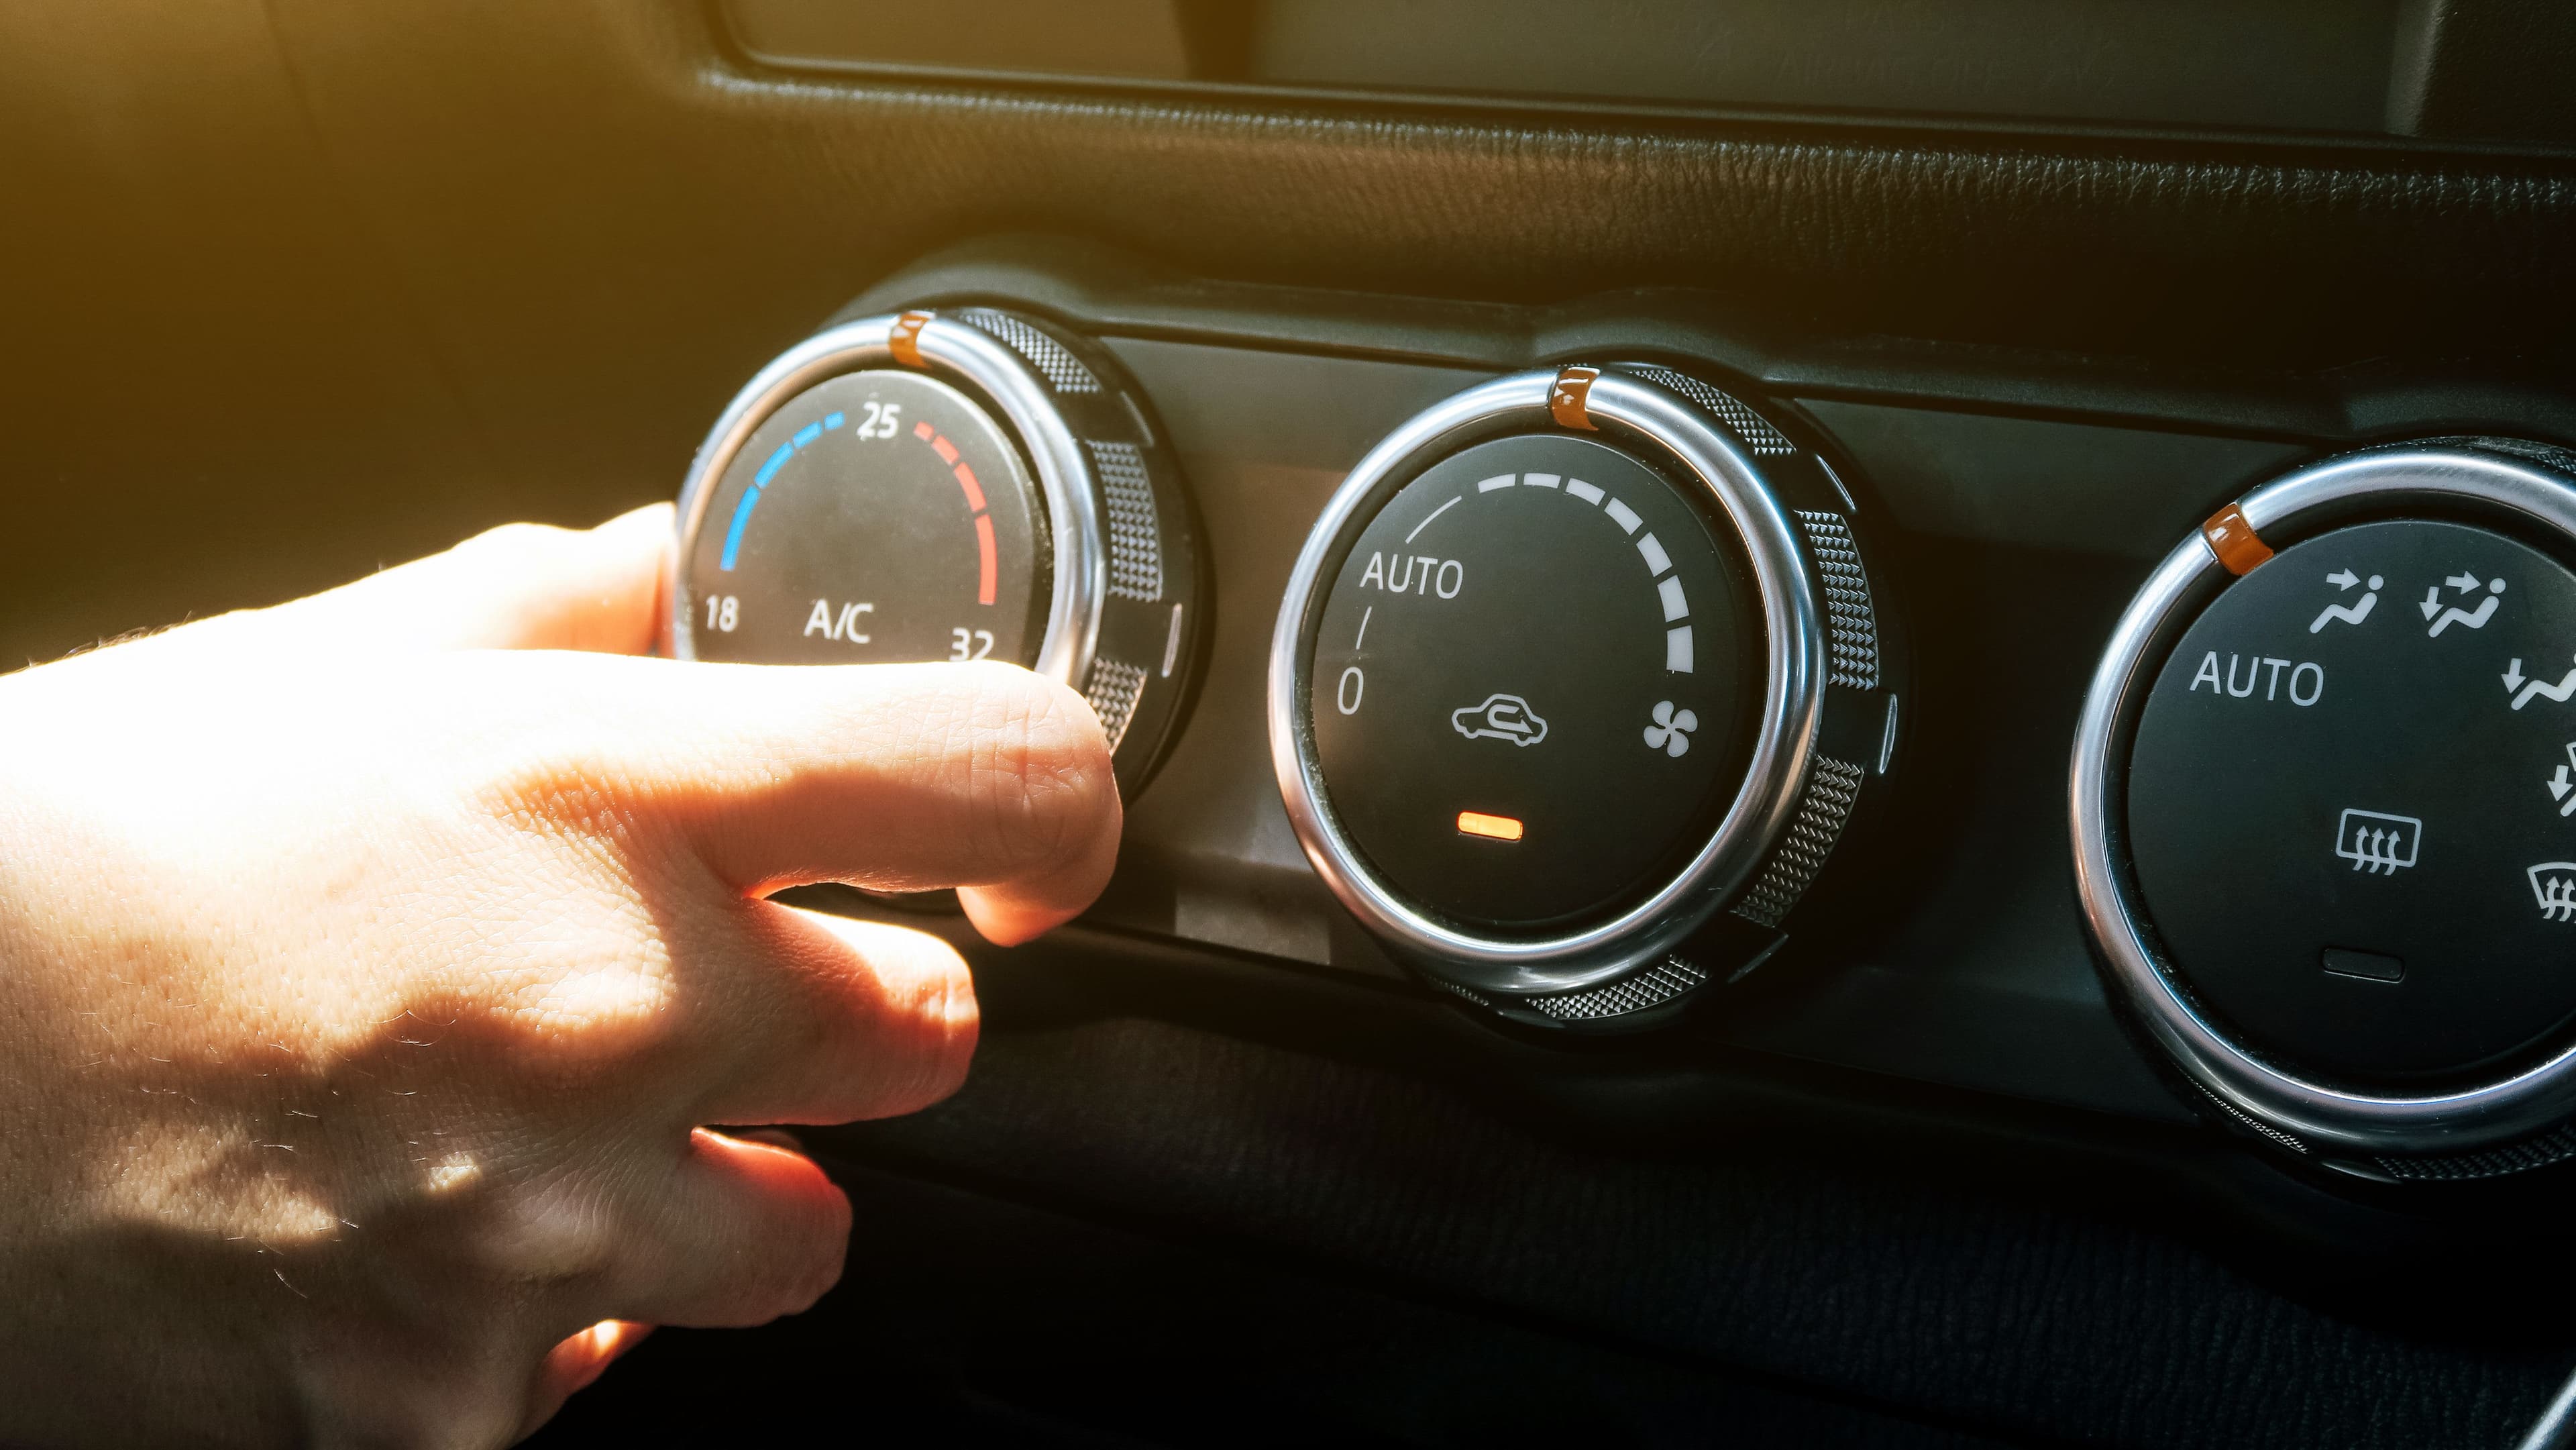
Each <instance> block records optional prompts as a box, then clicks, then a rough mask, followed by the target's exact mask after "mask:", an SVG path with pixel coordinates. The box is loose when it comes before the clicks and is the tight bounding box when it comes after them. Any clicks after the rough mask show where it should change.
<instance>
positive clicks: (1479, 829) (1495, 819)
mask: <svg viewBox="0 0 2576 1450" xmlns="http://www.w3.org/2000/svg"><path fill="white" fill-rule="evenodd" d="M1458 834H1459V835H1462V836H1482V837H1484V838H1485V839H1486V840H1488V841H1517V840H1519V839H1520V838H1521V823H1520V822H1518V821H1516V820H1513V819H1512V818H1511V817H1509V816H1489V815H1486V814H1485V813H1484V812H1483V811H1460V812H1459V813H1458Z"/></svg>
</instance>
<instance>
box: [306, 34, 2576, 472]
mask: <svg viewBox="0 0 2576 1450" xmlns="http://www.w3.org/2000/svg"><path fill="white" fill-rule="evenodd" d="M276 12H277V15H278V23H279V29H280V33H281V35H282V36H283V37H284V42H285V45H286V49H287V54H288V57H289V59H290V60H291V61H292V62H293V64H294V66H295V68H296V70H297V73H298V75H299V76H300V78H301V84H302V89H303V95H304V96H305V98H306V100H307V103H308V104H309V105H310V107H311V109H312V114H313V116H314V118H315V121H316V124H317V126H318V127H319V128H320V130H321V132H322V134H323V135H324V136H325V137H326V138H327V145H328V148H329V150H330V151H331V153H332V155H333V156H334V157H335V159H336V160H337V162H338V167H337V171H338V175H339V177H340V182H341V185H342V186H343V187H344V188H345V189H346V192H347V194H348V196H349V198H350V202H351V204H352V205H353V206H355V207H356V208H357V209H358V210H359V212H360V213H361V214H362V215H363V216H364V217H365V218H366V219H367V220H368V222H369V223H370V224H371V226H372V227H373V228H374V229H375V235H378V236H381V237H382V238H384V239H385V242H384V245H385V247H386V248H387V252H388V255H389V256H390V258H391V259H392V260H393V262H394V264H395V266H396V268H397V270H398V272H399V274H400V275H401V276H402V277H403V278H404V279H405V280H406V282H407V284H408V286H409V288H410V289H411V291H412V293H413V294H414V295H415V296H416V297H417V298H418V299H419V302H418V308H419V315H418V318H417V327H418V329H419V331H420V333H421V334H422V335H423V336H424V337H425V338H428V339H430V340H431V341H432V343H433V345H434V346H435V348H436V349H437V351H438V352H439V353H440V354H441V355H442V356H443V357H444V358H445V359H446V360H447V362H448V364H449V366H450V367H451V368H452V369H453V370H454V373H455V375H456V377H457V378H458V384H457V385H458V386H459V388H460V389H462V390H464V391H465V392H466V393H467V394H468V395H469V396H470V398H471V400H472V403H473V406H474V408H475V410H476V412H477V415H478V416H479V417H481V418H483V419H484V420H486V426H487V427H489V428H490V429H491V430H493V432H494V433H495V434H496V435H498V436H499V437H502V438H505V439H507V440H509V441H510V442H511V444H512V445H513V448H512V451H511V452H510V454H509V456H508V458H507V459H506V466H508V467H511V468H514V469H525V470H527V474H528V476H530V477H539V476H544V475H545V473H546V472H547V471H548V470H555V469H560V468H562V467H565V466H567V465H570V464H576V463H577V464H578V466H580V467H582V468H584V469H628V470H633V471H635V472H637V473H639V474H641V473H643V472H646V471H655V470H658V471H664V472H667V470H668V466H669V463H668V461H669V460H670V459H671V458H672V457H675V456H683V455H684V453H685V449H686V447H687V446H688V443H689V442H690V441H692V440H691V438H690V436H689V435H690V430H691V429H692V428H693V427H694V426H695V421H696V420H697V419H699V418H702V417H704V416H707V415H709V414H711V413H712V411H713V410H714V408H715V406H717V405H718V404H720V402H721V400H722V399H723V397H725V396H727V395H728V394H729V393H730V390H731V389H732V387H733V386H734V385H735V384H736V383H737V382H738V380H739V379H740V378H741V377H742V376H745V375H747V373H748V372H749V370H750V369H751V368H753V367H755V366H757V365H758V362H759V360H760V359H762V358H763V357H765V356H767V355H768V353H769V351H770V350H771V349H772V348H773V347H774V345H775V342H776V340H777V339H778V338H779V337H781V336H787V335H792V334H794V333H796V332H799V331H801V330H802V329H804V328H805V327H807V326H810V325H811V323H812V322H813V321H814V319H816V318H818V317H820V316H822V315H824V314H826V313H828V312H830V311H831V309H832V308H834V307H835V306H837V305H839V303H840V302H841V301H842V300H844V299H845V298H846V297H847V296H848V295H849V294H850V293H851V292H853V291H855V290H856V289H857V288H858V287H860V286H862V285H864V284H865V283H866V282H867V281H868V280H870V279H872V278H873V277H875V276H877V275H880V274H882V273H883V272H885V271H886V270H888V269H890V268H891V267H892V266H894V265H896V264H897V263H899V262H900V261H902V260H904V259H907V258H909V257H911V256H914V255H917V254H919V253H921V252H923V251H925V250H927V249H929V248H930V247H932V246H934V245H937V244H939V243H942V242H945V241H948V240H951V239H954V238H956V237H959V236H963V235H967V234H970V233H974V232H979V231H987V230H991V229H993V228H995V227H997V226H1005V225H1007V226H1013V227H1030V228H1043V229H1049V230H1057V231H1062V232H1067V233H1072V234H1077V235H1083V236H1089V237H1093V238H1097V239H1101V240H1106V241H1112V242H1119V243H1123V244H1126V245H1130V246H1133V247H1135V248H1137V249H1139V250H1141V251H1142V252H1144V253H1146V254H1148V255H1151V256H1155V257H1159V258H1161V259H1164V260H1166V261H1169V262H1173V263H1175V264H1178V265H1180V266H1183V267H1187V268H1192V269H1196V270H1199V271H1202V272H1207V273H1211V274H1222V275H1231V276H1236V277H1242V278H1246V279H1250V280H1270V281H1280V282H1292V283H1305V284H1314V285H1319V286H1329V287H1359V288H1373V289H1385V290H1391V291H1407V292H1415V293H1423V294H1429V295H1435V296H1462V297H1479V298H1486V299H1493V300H1516V299H1532V298H1554V297H1562V296H1568V295H1574V294H1577V293H1581V292H1587V291H1594V290H1599V289H1604V288H1610V287H1618V286H1651V285H1664V284H1671V285H1693V286H1715V287H1717V288H1719V289H1720V290H1722V291H1724V292H1725V293H1727V294H1730V295H1731V296H1733V297H1735V298H1737V299H1739V300H1740V301H1741V303H1742V304H1743V305H1744V306H1745V307H1746V308H1748V309H1751V310H1754V311H1758V312H1770V313H1778V314H1784V315H1788V316H1794V317H1797V318H1800V319H1802V325H1805V326H1811V327H1815V328H1820V329H1828V330H1830V329H1841V330H1844V331H1849V332H1855V333H1860V332H1867V333H1888V332H1895V333H1905V334H1911V335H1915V336H1925V337H1936V338H1946V339H1951V340H1955V341H1966V342H1982V343H2002V344H2013V345H2050V346H2066V347H2075V348H2082V349H2086V350H2090V351H2095V352H2100V351H2105V350H2122V349H2133V350H2141V351H2147V352H2152V353H2157V354H2161V355H2164V356H2167V357H2188V358H2192V359H2196V360H2205V361H2217V362H2223V363H2227V364H2230V365H2237V366H2262V365H2269V364H2273V363H2280V362H2311V363H2333V362H2340V361H2345V360H2349V359H2355V358H2362V357H2372V356H2383V355H2385V356H2395V357H2407V356H2430V355H2433V354H2436V353H2443V354H2458V353H2461V352H2468V353H2472V354H2474V353H2479V352H2488V353H2498V352H2503V351H2524V350H2535V349H2540V350H2545V349H2548V348H2552V347H2554V346H2556V340H2557V339H2558V338H2559V337H2560V336H2562V335H2563V334H2564V333H2565V332H2566V330H2567V327H2566V325H2567V323H2568V322H2569V320H2570V319H2571V317H2576V310H2571V309H2576V271H2571V270H2570V269H2568V268H2566V267H2564V266H2563V265H2562V264H2561V259H2562V258H2563V257H2565V256H2566V255H2568V254H2569V253H2570V251H2571V249H2576V173H2571V171H2570V169H2569V167H2568V165H2567V164H2566V163H2564V162H2557V161H2548V160H2538V159H2523V158H2515V157H2505V156H2486V155H2467V154H2452V155H2438V154H2425V155H2405V154H2399V153H2395V152H2392V151H2386V150H2374V149H2370V148H2366V147H2325V146H2320V147H2316V148H2308V149H2292V148H2286V147H2283V148H2256V147H2234V148H2216V149H2202V150H2199V151H2193V150H2187V149H2185V148H2183V147H2181V146H2179V145H2176V144H2172V143H2162V142H2154V141H2145V140H2139V141H2107V140H2100V139H2092V140H2065V139H2055V140H2053V139H2049V138H2044V137H2038V136H2028V135H2023V136H2011V137H1990V138H1979V137H1976V136H1973V135H1966V134H1960V133H1936V132H1923V131H1914V132H1907V131H1902V130H1896V129H1884V130H1878V131H1865V130H1858V129H1854V128H1851V127H1847V126H1832V125H1810V126H1797V125H1790V124H1786V123H1782V124H1777V125H1768V126H1756V125H1750V124H1716V123H1709V124H1701V125H1691V124H1682V123H1674V124H1670V125H1651V124H1646V123H1641V122H1635V121H1622V122H1619V123H1616V124H1612V123H1608V122H1604V123H1601V124H1596V125H1589V126H1585V127H1582V128H1577V127H1575V126H1573V125H1570V124H1566V123H1564V122H1563V121H1561V120H1560V121H1555V122H1530V123H1516V122H1513V121H1511V120H1510V119H1508V118H1505V117H1499V116H1478V115H1473V114H1459V115H1448V116H1443V115H1438V114H1433V113H1429V112H1426V111H1423V110H1421V109H1418V108H1416V109H1404V108H1394V107H1385V108H1376V109H1364V108H1356V107H1346V106H1329V105H1324V104H1320V103H1319V104H1313V105H1305V106H1296V107H1281V108H1278V109H1270V110H1253V109H1247V108H1245V107H1242V106H1231V105H1221V104H1213V103H1184V102H1177V101H1170V100H1154V99H1144V98H1136V99H1122V98H1118V97H1115V96H1110V95H1090V96H1084V97H1076V98H1068V97H1061V96H1049V95H1046V94H1043V93H1039V92H1034V91H1024V92H1009V91H987V92H981V93H978V92H974V91H969V90H963V89H944V88H938V87H929V86H894V85H870V84H862V83H857V82H841V81H832V82H821V81H814V80H809V79H791V78H786V77H771V76H764V75H761V74H757V73H752V72H747V71H744V70H740V69H737V68H735V67H734V66H733V65H731V64H730V63H728V62H725V61H724V60H722V59H720V58H719V52H718V50H717V40H716V38H715V37H714V36H713V35H712V34H711V33H710V31H709V28H708V25H707V21H706V18H705V16H704V14H703V12H701V11H699V10H698V9H696V8H694V7H690V6H685V5H680V4H673V3H661V4H649V5H630V4H618V3H609V0H576V3H567V4H562V5H549V6H523V5H512V4H507V3H503V0H459V3H453V4H431V3H427V0H403V3H398V4H392V5H386V6H369V7H350V6H343V5H334V4H330V3H327V0H279V3H278V5H277V7H276ZM446 76H471V77H473V78H474V85H473V96H474V100H473V104H472V105H470V106H461V105H459V104H457V92H456V90H455V89H454V87H453V86H452V85H451V84H448V83H443V82H440V81H437V80H435V79H432V78H435V77H446ZM2357 300H2366V302H2367V305H2357ZM639 419H640V420H643V425H642V426H636V423H637V420H639ZM612 422H613V423H614V424H615V425H616V426H614V427H610V426H608V425H609V424H610V423H612ZM638 496H639V497H641V496H645V490H643V489H641V488H639V490H638Z"/></svg>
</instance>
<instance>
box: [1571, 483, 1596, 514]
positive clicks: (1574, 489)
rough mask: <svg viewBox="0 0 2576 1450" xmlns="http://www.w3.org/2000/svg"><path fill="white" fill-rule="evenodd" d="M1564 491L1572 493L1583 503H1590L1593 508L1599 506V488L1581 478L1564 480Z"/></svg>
mask: <svg viewBox="0 0 2576 1450" xmlns="http://www.w3.org/2000/svg"><path fill="white" fill-rule="evenodd" d="M1565 491H1566V492H1567V493H1570V494H1572V495H1574V496H1575V497H1576V498H1579V499H1581V500H1583V501H1584V502H1585V503H1588V504H1590V505H1592V506H1593V507H1594V508H1599V507H1601V490H1599V489H1597V488H1594V487H1593V486H1592V485H1590V484H1588V483H1585V482H1584V481H1583V480H1582V479H1579V478H1569V479H1567V480H1566V481H1565Z"/></svg>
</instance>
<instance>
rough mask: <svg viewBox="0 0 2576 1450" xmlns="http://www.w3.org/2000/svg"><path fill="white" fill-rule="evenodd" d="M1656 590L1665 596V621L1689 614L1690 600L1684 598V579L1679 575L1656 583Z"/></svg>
mask: <svg viewBox="0 0 2576 1450" xmlns="http://www.w3.org/2000/svg"><path fill="white" fill-rule="evenodd" d="M1655 592H1656V593H1658V594H1661V595H1662V596H1664V623H1666V624H1670V623H1672V622H1673V621H1674V620H1676V619H1682V618H1686V617H1688V616H1689V614H1690V601H1689V600H1686V599H1684V598H1682V581H1681V580H1680V579H1679V578H1678V577H1676V578H1669V579H1666V580H1665V581H1664V582H1663V583H1661V584H1658V585H1656V586H1655Z"/></svg>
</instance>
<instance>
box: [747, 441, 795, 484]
mask: <svg viewBox="0 0 2576 1450" xmlns="http://www.w3.org/2000/svg"><path fill="white" fill-rule="evenodd" d="M795 452H796V448H795V445H793V444H788V443H781V444H779V445H778V451H777V452H775V453H773V454H771V455H769V461H768V462H767V463H764V464H762V465H760V471H759V472H758V473H755V474H753V475H752V476H751V486H752V487H754V488H767V487H769V481H770V480H771V479H773V478H776V477H777V476H778V470H780V469H782V468H785V467H786V466H787V460H788V459H789V458H790V457H791V456H793V455H794V454H795Z"/></svg>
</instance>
